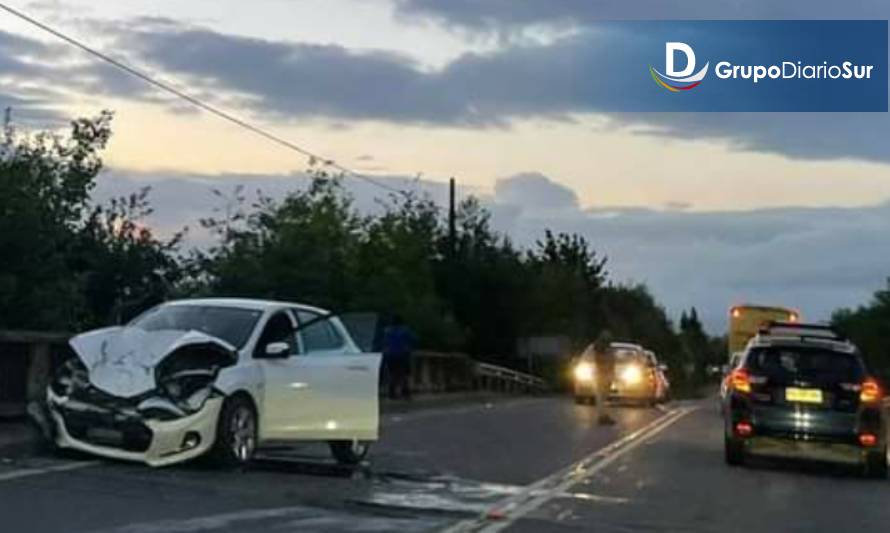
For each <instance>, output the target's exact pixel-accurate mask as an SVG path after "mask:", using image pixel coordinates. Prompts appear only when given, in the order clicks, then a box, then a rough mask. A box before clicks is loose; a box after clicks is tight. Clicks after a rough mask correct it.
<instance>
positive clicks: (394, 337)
mask: <svg viewBox="0 0 890 533" xmlns="http://www.w3.org/2000/svg"><path fill="white" fill-rule="evenodd" d="M414 342H415V338H414V334H413V333H412V332H411V330H410V329H408V326H406V325H405V324H404V322H403V321H402V317H400V316H399V315H395V316H393V318H392V323H391V324H390V326H389V327H388V328H386V330H385V331H384V332H383V364H384V367H385V368H386V369H387V385H388V389H389V398H390V399H393V400H395V399H399V398H402V399H405V400H410V399H411V352H412V351H413V350H414Z"/></svg>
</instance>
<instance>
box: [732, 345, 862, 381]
mask: <svg viewBox="0 0 890 533" xmlns="http://www.w3.org/2000/svg"><path fill="white" fill-rule="evenodd" d="M747 366H748V369H749V370H751V371H753V372H757V373H760V374H766V375H767V376H768V377H771V378H774V379H777V380H789V379H796V378H804V379H819V380H830V381H837V382H858V381H860V380H861V379H862V377H863V375H864V373H865V372H864V368H863V366H862V362H861V361H860V359H859V357H858V356H856V355H854V354H850V353H844V352H836V351H832V350H827V349H824V348H806V347H785V346H782V347H777V346H774V347H770V348H760V349H756V350H754V351H752V352H751V354H750V355H749V356H748V359H747Z"/></svg>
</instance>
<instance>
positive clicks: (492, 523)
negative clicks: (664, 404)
mask: <svg viewBox="0 0 890 533" xmlns="http://www.w3.org/2000/svg"><path fill="white" fill-rule="evenodd" d="M696 409H697V407H681V408H679V409H675V410H673V411H670V412H668V413H667V414H666V415H664V416H662V417H659V418H658V419H656V420H653V421H652V422H650V423H649V424H647V425H645V426H643V427H642V428H640V429H638V430H637V431H634V432H633V433H631V434H629V435H626V436H624V437H622V438H621V439H618V440H617V441H615V442H613V443H611V444H609V445H608V446H606V447H604V448H601V449H599V450H597V451H595V452H593V453H592V454H590V455H588V456H587V457H585V458H583V459H581V460H580V461H578V462H576V463H574V464H572V465H569V466H568V467H566V468H563V469H562V470H559V471H557V472H555V473H554V474H551V475H549V476H547V477H545V478H543V479H540V480H538V481H536V482H534V483H532V484H531V485H528V486H527V487H526V488H525V490H524V491H522V493H520V494H518V495H516V496H513V497H509V498H506V499H505V500H503V501H502V502H500V503H499V504H498V505H496V506H494V507H492V508H490V509H489V510H488V512H487V513H486V514H485V515H483V516H482V517H480V518H477V519H474V520H465V521H462V522H459V523H457V524H454V525H453V526H451V527H449V528H447V529H445V530H443V532H442V533H466V532H479V533H495V532H498V531H502V530H504V529H506V528H508V527H510V525H512V524H513V523H514V522H515V521H517V520H519V519H520V518H522V517H524V516H526V515H527V514H529V513H531V512H532V511H534V510H535V509H538V508H539V507H541V506H542V505H544V504H545V503H547V502H549V501H551V500H553V499H555V498H558V497H560V496H562V495H564V494H566V493H567V492H568V491H569V489H570V488H571V487H573V486H575V485H577V484H578V483H581V482H583V481H584V480H586V479H588V478H590V477H592V476H593V475H594V474H596V473H597V472H599V471H601V470H602V469H604V468H606V467H607V466H609V465H610V464H612V463H614V462H615V461H616V460H618V459H619V458H621V457H622V456H623V455H625V454H627V453H629V452H631V451H632V450H634V449H636V448H637V447H639V446H640V445H642V444H644V443H645V442H647V441H648V440H649V439H651V438H652V437H654V436H655V435H657V434H658V433H660V432H662V431H664V430H665V429H667V428H668V427H669V426H671V425H672V424H673V423H674V422H676V421H677V420H679V419H680V418H682V417H684V416H686V415H687V414H689V413H691V412H692V411H695V410H696Z"/></svg>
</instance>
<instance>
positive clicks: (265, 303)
mask: <svg viewBox="0 0 890 533" xmlns="http://www.w3.org/2000/svg"><path fill="white" fill-rule="evenodd" d="M163 305H203V306H212V307H237V308H240V309H252V310H255V311H266V310H268V309H278V308H281V307H295V308H298V309H302V310H305V311H311V312H314V313H320V314H328V311H326V310H325V309H321V308H319V307H314V306H311V305H306V304H300V303H296V302H282V301H277V300H259V299H254V298H188V299H184V300H171V301H169V302H165V303H164V304H163Z"/></svg>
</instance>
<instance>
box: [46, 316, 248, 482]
mask: <svg viewBox="0 0 890 533" xmlns="http://www.w3.org/2000/svg"><path fill="white" fill-rule="evenodd" d="M85 335H87V336H89V335H93V336H95V338H93V339H88V340H89V341H90V342H83V341H82V337H83V336H81V337H75V339H73V340H72V342H71V345H72V348H74V351H75V354H76V355H75V356H72V357H70V358H69V359H68V360H66V361H65V362H64V363H63V364H62V365H61V366H60V368H59V369H58V370H57V372H56V374H55V376H54V378H53V380H52V382H51V383H50V385H49V387H47V391H46V403H45V410H44V413H43V418H44V422H45V423H44V425H45V426H47V428H46V432H47V433H48V435H47V436H48V437H49V438H50V439H51V440H52V441H53V442H54V443H55V444H56V445H57V446H58V447H60V448H69V449H75V450H80V451H83V452H87V453H91V454H95V455H99V456H103V457H108V458H112V459H120V460H129V461H139V462H143V463H146V464H149V465H151V466H165V465H169V464H173V463H177V462H181V461H186V460H189V459H193V458H196V457H198V456H200V455H202V454H204V453H206V452H207V451H208V450H209V449H210V448H211V447H212V446H213V444H214V441H215V438H216V428H217V421H218V419H219V413H220V410H221V408H222V404H223V400H224V396H223V394H222V393H221V392H220V391H218V390H217V389H216V388H215V380H216V377H217V375H218V372H219V370H220V369H221V368H223V367H225V366H228V365H231V364H233V363H234V362H235V361H236V360H237V354H236V353H235V352H234V349H233V348H231V347H230V346H227V345H226V344H225V343H224V342H222V341H219V340H217V339H214V338H211V337H207V336H206V335H202V334H200V333H197V332H165V333H164V334H162V335H161V338H160V339H158V338H157V335H154V338H151V339H149V338H148V334H146V333H145V332H139V331H135V332H129V331H126V330H124V329H122V328H115V329H110V330H100V331H99V332H95V333H91V334H90V333H88V334H85ZM139 348H147V350H141V351H140V349H139ZM145 352H148V354H147V355H146V353H145Z"/></svg>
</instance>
